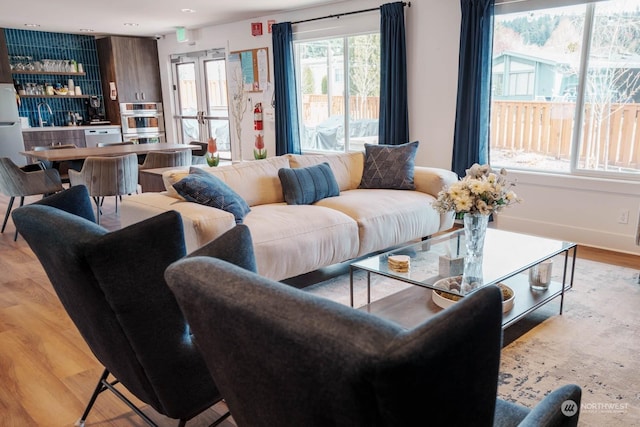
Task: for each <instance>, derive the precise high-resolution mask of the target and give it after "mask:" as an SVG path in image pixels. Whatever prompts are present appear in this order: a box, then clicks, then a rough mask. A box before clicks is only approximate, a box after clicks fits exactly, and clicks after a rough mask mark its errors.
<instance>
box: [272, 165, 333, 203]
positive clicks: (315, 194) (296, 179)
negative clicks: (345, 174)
mask: <svg viewBox="0 0 640 427" xmlns="http://www.w3.org/2000/svg"><path fill="white" fill-rule="evenodd" d="M278 176H279V177H280V182H281V184H282V192H283V194H284V200H285V201H286V202H287V204H289V205H310V204H312V203H314V202H317V201H318V200H322V199H325V198H327V197H333V196H338V195H340V190H339V189H338V183H337V182H336V178H335V176H333V172H332V171H331V167H330V166H329V163H326V162H325V163H320V164H319V165H315V166H309V167H306V168H298V169H290V168H282V169H280V170H279V171H278Z"/></svg>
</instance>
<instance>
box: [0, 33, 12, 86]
mask: <svg viewBox="0 0 640 427" xmlns="http://www.w3.org/2000/svg"><path fill="white" fill-rule="evenodd" d="M0 83H13V78H12V77H11V67H10V66H9V49H8V48H7V40H6V38H5V35H4V28H0Z"/></svg>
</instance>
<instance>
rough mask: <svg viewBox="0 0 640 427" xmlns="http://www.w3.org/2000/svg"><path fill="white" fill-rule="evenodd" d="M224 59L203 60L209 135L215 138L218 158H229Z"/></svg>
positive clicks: (229, 146)
mask: <svg viewBox="0 0 640 427" xmlns="http://www.w3.org/2000/svg"><path fill="white" fill-rule="evenodd" d="M225 68H226V67H225V60H224V59H213V60H207V61H205V62H204V70H205V80H206V97H207V113H206V119H207V123H208V127H209V135H208V136H209V137H213V138H216V142H217V146H218V152H219V153H220V158H222V159H231V140H230V138H229V106H228V98H227V74H226V70H225Z"/></svg>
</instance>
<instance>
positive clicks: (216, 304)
mask: <svg viewBox="0 0 640 427" xmlns="http://www.w3.org/2000/svg"><path fill="white" fill-rule="evenodd" d="M165 276H166V279H167V283H168V284H169V287H170V288H171V290H172V291H173V292H174V293H175V295H176V298H177V300H178V303H179V305H180V307H181V308H182V311H183V312H184V314H185V316H186V318H187V320H188V321H189V324H190V325H191V327H192V331H193V333H194V336H195V340H196V344H197V346H198V347H199V348H200V349H201V351H202V353H203V355H204V357H205V360H206V362H207V366H208V367H209V370H210V371H211V373H212V375H213V377H214V378H215V381H216V384H217V385H218V387H219V389H220V391H221V392H222V395H223V396H224V397H225V401H226V402H227V404H228V405H229V408H230V410H231V412H232V414H233V418H234V421H235V422H236V423H237V425H238V426H239V427H244V426H251V427H260V426H265V427H267V426H275V425H277V426H279V427H283V426H292V427H293V426H296V427H299V426H305V427H313V426H318V427H320V426H328V425H331V426H349V427H353V426H414V425H430V426H471V425H473V426H491V425H498V426H514V425H530V426H575V425H576V423H577V420H578V414H577V413H575V414H574V415H573V416H565V415H564V414H563V413H562V410H561V409H562V407H561V405H562V403H563V402H565V401H567V400H573V401H574V402H575V403H576V405H577V406H576V407H577V408H579V405H580V388H579V387H577V386H573V385H570V386H565V387H562V388H560V389H559V390H557V391H556V392H554V393H552V394H551V395H550V396H548V397H547V398H546V399H545V400H544V401H543V402H541V403H540V404H539V405H538V406H537V407H536V408H535V409H533V410H531V411H530V410H528V409H527V408H524V407H521V406H517V405H514V404H511V403H507V402H504V401H501V400H497V399H496V394H497V384H498V369H499V362H500V350H501V340H502V328H501V321H502V296H501V292H500V290H499V289H498V288H497V287H495V286H489V287H486V288H482V289H480V290H478V291H477V292H474V293H473V294H472V295H471V296H469V297H468V298H465V299H464V300H463V301H461V302H459V303H458V304H456V305H455V306H453V307H451V308H449V309H447V310H443V311H442V312H441V313H439V314H438V315H436V316H434V317H432V318H431V319H429V320H427V321H426V322H424V323H423V324H421V325H420V326H418V327H416V328H414V329H411V330H405V329H403V328H401V327H400V326H398V325H396V324H393V323H391V322H388V321H385V320H383V319H381V318H378V317H375V316H373V315H370V314H368V313H366V312H363V311H359V310H354V309H352V308H350V307H346V306H343V305H340V304H337V303H334V302H332V301H329V300H327V299H324V298H321V297H318V296H315V295H312V294H309V293H306V292H304V291H302V290H299V289H295V288H292V287H290V286H287V285H284V284H281V283H277V282H273V281H271V280H268V279H265V278H263V277H260V276H258V275H256V274H253V273H251V272H249V271H246V270H242V269H240V268H238V267H236V266H233V265H231V264H229V263H226V262H224V261H221V260H217V259H212V258H204V257H195V258H188V259H183V260H180V261H177V262H176V263H174V264H172V265H171V266H169V268H168V269H167V270H166V273H165ZM210 277H216V279H217V280H216V281H215V283H212V282H211V281H210V280H209V279H208V278H210ZM574 409H575V407H574Z"/></svg>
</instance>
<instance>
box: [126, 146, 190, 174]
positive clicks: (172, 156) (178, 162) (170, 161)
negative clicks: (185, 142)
mask: <svg viewBox="0 0 640 427" xmlns="http://www.w3.org/2000/svg"><path fill="white" fill-rule="evenodd" d="M169 166H191V151H190V150H180V151H152V152H151V153H147V156H146V158H145V159H144V162H143V163H142V164H141V165H140V166H139V168H140V169H141V170H142V169H155V168H166V167H169Z"/></svg>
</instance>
